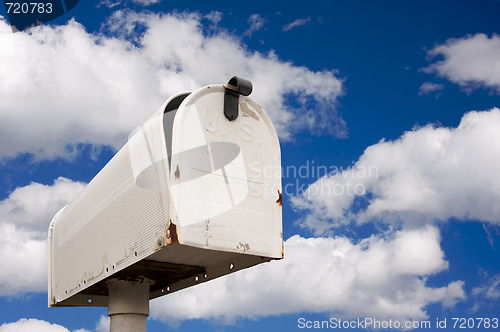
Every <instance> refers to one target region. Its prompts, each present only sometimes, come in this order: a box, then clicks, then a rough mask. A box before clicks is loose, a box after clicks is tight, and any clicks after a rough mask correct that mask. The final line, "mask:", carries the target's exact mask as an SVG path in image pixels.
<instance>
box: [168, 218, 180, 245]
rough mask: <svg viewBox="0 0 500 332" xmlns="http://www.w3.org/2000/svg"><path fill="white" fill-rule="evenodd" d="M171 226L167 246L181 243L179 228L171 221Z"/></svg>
mask: <svg viewBox="0 0 500 332" xmlns="http://www.w3.org/2000/svg"><path fill="white" fill-rule="evenodd" d="M169 224H170V226H168V229H167V234H166V235H167V244H172V243H179V238H178V237H177V226H176V225H175V224H174V223H173V222H172V221H169Z"/></svg>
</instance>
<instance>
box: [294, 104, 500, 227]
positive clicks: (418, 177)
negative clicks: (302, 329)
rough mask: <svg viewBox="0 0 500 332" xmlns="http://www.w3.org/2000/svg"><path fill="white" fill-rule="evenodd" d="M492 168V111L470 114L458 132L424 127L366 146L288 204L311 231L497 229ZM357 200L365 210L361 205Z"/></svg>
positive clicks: (498, 145)
mask: <svg viewBox="0 0 500 332" xmlns="http://www.w3.org/2000/svg"><path fill="white" fill-rule="evenodd" d="M496 165H500V109H498V108H494V109H492V110H489V111H483V112H469V113H467V114H465V115H464V116H463V117H462V120H461V122H460V124H459V126H458V127H457V128H443V127H435V126H431V125H428V126H425V127H423V128H418V129H414V130H412V131H410V132H406V133H405V134H403V135H402V136H401V137H400V138H399V139H397V140H395V141H381V142H380V143H378V144H375V145H372V146H370V147H368V148H367V149H366V150H365V151H364V153H363V155H362V156H361V157H360V158H359V160H358V161H357V162H356V163H355V165H354V166H353V167H352V168H349V169H348V170H345V171H343V172H339V173H337V174H335V175H330V176H325V177H323V178H321V179H320V180H318V181H317V182H315V183H314V184H312V185H311V186H309V187H308V188H307V190H306V191H305V193H304V194H303V195H300V196H296V197H294V198H292V201H293V203H294V204H295V206H296V207H297V208H300V209H306V210H307V212H308V213H309V214H308V216H307V217H306V218H305V219H304V220H303V221H302V225H303V226H304V227H308V228H310V229H312V230H314V231H315V232H316V233H322V232H328V231H329V230H331V229H332V228H333V227H336V226H338V225H342V224H348V223H350V222H351V221H353V220H354V221H356V222H358V223H364V222H368V221H371V220H374V219H376V220H379V221H381V222H386V223H400V222H403V223H405V224H406V225H411V224H413V225H420V224H423V223H424V224H425V223H432V222H433V221H434V220H435V219H439V220H447V219H449V218H457V219H461V220H471V219H472V220H481V221H486V222H491V223H493V224H500V206H499V205H498V204H497V203H498V201H500V178H499V177H498V175H497V169H498V167H497V166H496ZM356 198H357V200H355V199H356ZM360 201H363V202H364V203H366V208H361V209H360V208H359V206H358V205H357V204H359V203H360ZM354 207H357V211H355V210H353V208H354Z"/></svg>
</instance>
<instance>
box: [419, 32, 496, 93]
mask: <svg viewBox="0 0 500 332" xmlns="http://www.w3.org/2000/svg"><path fill="white" fill-rule="evenodd" d="M428 55H429V56H430V57H436V56H442V57H443V58H444V60H440V61H437V62H435V63H433V64H431V65H430V66H429V67H427V68H425V69H424V71H425V72H428V73H436V74H438V76H440V77H444V78H447V79H448V80H450V81H452V82H454V83H456V84H458V85H460V86H461V87H463V88H464V89H465V90H466V91H471V90H472V89H474V88H477V87H479V86H483V87H486V88H489V89H493V90H496V91H497V92H498V93H500V36H498V35H492V36H491V37H488V36H487V35H485V34H482V33H478V34H475V35H468V36H466V37H464V38H453V39H449V40H447V41H446V42H445V43H444V44H442V45H437V46H436V47H434V48H433V49H432V50H430V51H429V52H428Z"/></svg>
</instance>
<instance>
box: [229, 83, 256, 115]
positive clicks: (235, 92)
mask: <svg viewBox="0 0 500 332" xmlns="http://www.w3.org/2000/svg"><path fill="white" fill-rule="evenodd" d="M224 88H226V91H225V93H224V115H225V116H226V118H227V119H228V120H229V121H233V120H236V118H237V117H238V99H239V97H240V95H243V96H248V95H250V94H251V93H252V82H250V81H249V80H246V79H244V78H240V77H237V76H233V77H232V78H231V79H230V80H229V82H228V83H227V84H225V85H224Z"/></svg>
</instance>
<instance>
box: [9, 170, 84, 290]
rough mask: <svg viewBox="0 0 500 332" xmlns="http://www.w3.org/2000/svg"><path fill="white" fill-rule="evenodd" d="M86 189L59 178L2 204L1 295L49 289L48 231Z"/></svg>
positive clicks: (33, 185)
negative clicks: (53, 220)
mask: <svg viewBox="0 0 500 332" xmlns="http://www.w3.org/2000/svg"><path fill="white" fill-rule="evenodd" d="M82 188H83V184H82V183H79V182H72V181H71V180H68V179H65V178H58V179H57V180H55V181H54V184H53V185H52V186H46V185H42V184H39V183H31V184H30V185H28V186H26V187H22V188H17V189H16V190H14V192H12V193H11V194H10V195H9V197H8V198H6V199H5V200H3V201H1V202H0V234H1V236H2V241H1V242H0V252H2V255H1V256H0V266H2V273H1V274H0V296H2V295H3V296H13V295H16V294H24V293H28V292H40V291H45V290H46V289H47V230H48V227H49V223H50V221H51V220H52V217H53V216H54V214H55V213H56V212H57V211H58V210H59V209H60V208H61V207H63V206H64V205H66V204H67V203H68V202H69V201H70V200H72V199H73V197H74V196H75V195H76V194H77V193H78V192H79V191H80V190H81V189H82Z"/></svg>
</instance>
